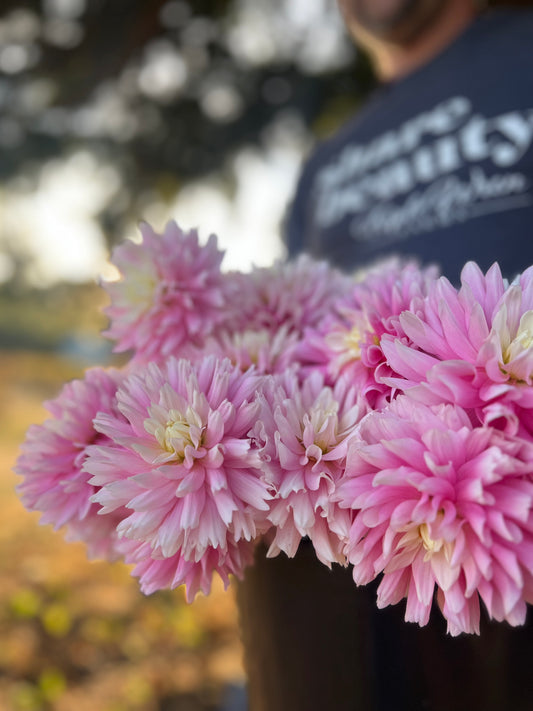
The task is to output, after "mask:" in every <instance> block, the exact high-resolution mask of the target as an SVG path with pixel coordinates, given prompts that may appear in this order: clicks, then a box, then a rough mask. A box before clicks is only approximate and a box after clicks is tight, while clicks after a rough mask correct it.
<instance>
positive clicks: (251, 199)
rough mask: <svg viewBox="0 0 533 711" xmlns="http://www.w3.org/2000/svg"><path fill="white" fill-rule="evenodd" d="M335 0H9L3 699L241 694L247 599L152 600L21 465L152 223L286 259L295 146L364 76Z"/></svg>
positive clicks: (4, 17) (2, 122)
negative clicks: (44, 521)
mask: <svg viewBox="0 0 533 711" xmlns="http://www.w3.org/2000/svg"><path fill="white" fill-rule="evenodd" d="M372 81H373V80H372V78H371V75H370V72H369V70H368V63H367V62H366V61H365V60H364V59H361V58H359V61H356V53H355V50H354V48H353V46H352V44H351V42H350V40H349V39H348V37H347V36H346V35H345V32H344V27H343V25H342V23H341V21H340V18H339V16H338V14H337V10H336V4H335V2H334V0H313V2H309V0H150V1H149V2H148V1H147V0H23V1H18V0H17V1H16V2H15V1H13V0H3V1H2V3H1V4H0V640H1V641H0V711H41V710H42V711H52V710H53V711H73V710H74V709H75V710H76V711H94V710H95V709H98V710H99V711H130V710H131V711H135V710H142V711H207V710H208V709H209V710H212V711H214V710H215V709H220V708H225V709H232V711H233V709H238V708H240V706H239V703H240V702H241V699H242V697H241V695H240V694H239V693H238V689H239V687H241V686H242V684H243V683H244V673H243V668H242V659H241V647H240V642H239V636H238V625H237V612H236V608H235V603H234V593H233V591H231V590H230V591H229V592H228V593H224V591H223V590H222V586H221V585H218V584H216V585H215V591H214V593H213V594H212V595H211V596H210V597H209V598H205V597H199V598H198V599H197V600H196V601H195V603H194V604H193V605H191V606H189V605H187V604H186V603H185V602H184V598H183V595H182V593H181V591H179V590H178V591H173V592H161V593H156V594H154V595H153V596H151V597H149V598H146V597H144V596H143V595H142V594H141V593H140V592H139V590H138V585H137V582H136V580H134V579H132V578H131V577H130V575H129V571H128V569H127V568H126V567H125V566H123V565H121V564H116V565H110V564H108V563H103V562H102V563H100V562H88V561H87V559H86V555H85V550H84V548H83V546H82V545H81V544H72V543H66V542H65V541H64V538H63V535H62V533H61V532H54V531H52V530H51V528H50V527H49V526H48V527H40V526H39V525H38V520H39V516H38V514H29V513H28V512H26V511H25V510H24V509H23V508H22V505H21V504H20V503H19V501H18V500H17V498H16V495H15V492H14V487H15V485H16V477H15V475H14V474H13V473H12V471H11V467H12V466H13V464H14V461H15V459H16V456H17V452H18V446H19V444H20V442H21V441H22V439H23V438H24V433H25V430H26V428H27V427H28V425H29V424H30V423H32V422H41V421H42V420H43V419H44V418H45V417H46V411H45V410H44V408H43V406H42V401H43V400H45V399H47V398H51V397H54V396H55V395H56V394H57V393H58V390H59V388H60V386H61V384H62V383H63V382H64V381H65V380H67V379H69V378H72V377H78V376H80V375H81V374H82V372H83V369H84V368H85V367H86V366H88V365H91V364H95V363H109V362H112V361H111V355H110V346H109V344H107V343H106V342H105V341H104V340H103V339H102V338H101V337H100V336H99V332H100V330H101V329H102V328H103V327H104V326H105V319H104V317H103V316H102V314H101V312H100V309H101V307H102V305H103V304H104V303H105V298H104V296H103V294H101V293H100V290H99V288H98V287H97V284H96V282H97V278H98V276H99V275H100V274H103V275H104V276H112V270H110V269H109V267H108V266H106V260H107V258H108V255H109V250H110V249H111V248H112V246H113V245H114V244H116V243H117V242H119V241H121V240H122V239H124V238H126V237H132V236H135V235H136V234H137V233H138V229H137V224H138V222H139V221H140V220H147V221H149V222H150V223H151V224H152V225H153V226H154V227H155V228H156V229H157V230H161V229H162V228H163V226H164V224H165V222H166V220H167V219H169V218H173V219H176V220H177V221H178V222H179V223H180V224H181V225H182V226H183V227H185V228H191V227H196V226H197V227H199V229H200V234H201V237H202V238H203V239H207V237H208V235H209V234H210V233H211V232H216V233H217V235H218V236H219V242H220V244H221V246H222V247H223V248H225V249H226V250H227V254H226V260H225V265H226V267H227V268H239V269H247V268H249V267H250V265H251V264H252V263H256V264H261V265H263V264H269V263H270V262H271V261H272V260H273V259H275V258H277V257H280V256H282V255H283V246H282V242H281V239H280V235H281V228H280V223H281V221H282V218H283V214H284V212H285V209H286V205H287V203H288V201H289V200H290V198H291V195H292V191H293V188H294V184H295V181H296V178H297V175H298V171H299V167H300V164H301V161H302V159H303V156H304V155H305V153H306V152H307V151H308V150H309V148H310V146H311V145H312V143H313V142H314V140H315V139H316V136H325V135H327V134H328V133H329V132H331V131H332V130H333V129H334V128H335V127H336V126H338V125H339V123H341V122H342V121H343V120H344V119H345V118H346V117H347V116H348V115H349V114H350V113H352V112H353V111H354V110H355V108H356V107H357V104H358V103H359V102H360V101H361V97H362V96H363V95H364V94H365V93H366V92H367V91H368V90H369V89H370V87H371V86H372Z"/></svg>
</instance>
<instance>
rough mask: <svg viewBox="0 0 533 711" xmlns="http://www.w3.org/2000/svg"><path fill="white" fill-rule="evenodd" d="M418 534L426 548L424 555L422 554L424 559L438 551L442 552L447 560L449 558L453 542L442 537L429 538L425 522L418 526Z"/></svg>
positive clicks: (426, 559)
mask: <svg viewBox="0 0 533 711" xmlns="http://www.w3.org/2000/svg"><path fill="white" fill-rule="evenodd" d="M418 535H419V536H420V538H421V539H422V545H423V546H424V548H425V550H426V555H425V556H424V560H425V561H428V560H429V559H430V558H431V556H432V555H434V554H435V553H439V552H440V551H443V552H444V555H445V557H446V560H447V561H450V560H451V557H452V554H453V543H450V542H449V541H445V540H444V538H437V539H434V538H431V536H430V535H429V526H428V524H427V523H422V524H421V525H420V526H419V527H418Z"/></svg>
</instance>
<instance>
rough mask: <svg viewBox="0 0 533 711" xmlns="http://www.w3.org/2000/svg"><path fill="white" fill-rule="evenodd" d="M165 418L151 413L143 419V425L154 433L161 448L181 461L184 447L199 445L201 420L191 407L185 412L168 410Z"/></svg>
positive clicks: (201, 430)
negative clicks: (150, 415)
mask: <svg viewBox="0 0 533 711" xmlns="http://www.w3.org/2000/svg"><path fill="white" fill-rule="evenodd" d="M165 420H166V421H165ZM165 420H163V418H162V417H161V415H160V416H159V417H156V416H154V413H152V417H151V418H148V419H147V420H145V422H144V427H145V429H146V431H147V432H150V433H151V434H153V435H154V437H155V438H156V440H157V442H158V444H159V446H160V447H161V449H163V450H164V451H165V452H168V453H169V454H172V455H173V457H172V458H173V459H176V460H177V461H179V462H183V460H184V458H185V448H186V447H188V446H192V447H194V448H195V449H197V448H198V447H199V446H200V445H201V438H202V433H203V428H202V421H201V419H200V417H199V416H198V414H197V413H196V412H195V411H194V410H193V409H192V408H191V407H189V408H187V411H186V412H185V413H181V412H179V411H178V410H169V411H168V413H167V416H166V418H165Z"/></svg>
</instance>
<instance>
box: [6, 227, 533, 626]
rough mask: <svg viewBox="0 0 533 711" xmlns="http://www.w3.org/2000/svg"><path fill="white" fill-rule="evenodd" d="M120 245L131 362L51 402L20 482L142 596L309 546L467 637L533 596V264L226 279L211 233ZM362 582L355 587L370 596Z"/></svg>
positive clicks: (384, 601) (52, 519) (113, 295)
mask: <svg viewBox="0 0 533 711" xmlns="http://www.w3.org/2000/svg"><path fill="white" fill-rule="evenodd" d="M141 231H142V237H143V239H142V242H140V243H138V244H137V243H133V242H127V243H126V244H124V245H122V246H120V247H118V248H117V249H116V251H115V252H114V255H113V260H112V261H113V262H114V264H115V266H116V267H117V268H118V270H119V271H120V273H121V278H120V280H119V281H116V282H112V283H104V284H103V287H104V289H105V290H106V291H107V292H108V294H109V296H110V305H109V306H108V308H107V315H108V316H109V319H110V325H109V328H108V330H107V331H106V335H107V336H109V337H110V338H112V339H114V340H115V342H116V347H115V350H117V351H129V352H130V353H131V358H130V360H129V362H128V364H127V365H126V366H125V367H124V368H123V369H122V370H112V369H110V370H105V369H92V370H89V371H88V372H87V374H86V376H85V378H84V379H83V380H80V381H74V382H73V383H70V384H68V385H66V386H65V388H64V390H63V391H62V393H61V394H60V395H59V397H58V398H57V399H56V400H54V401H53V402H51V403H48V409H49V410H50V413H51V418H50V419H49V420H47V421H46V422H45V423H44V424H42V425H38V426H33V427H32V428H30V430H29V432H28V436H27V439H26V442H25V443H24V445H23V453H22V455H21V456H20V458H19V460H18V463H17V473H18V474H20V475H21V476H22V477H23V481H22V483H21V484H20V486H19V493H20V495H21V498H22V500H23V502H24V504H25V505H26V506H27V508H29V509H31V510H39V511H42V512H43V519H42V521H43V523H53V524H54V525H55V526H56V527H61V526H66V528H67V534H68V535H69V536H70V537H71V538H76V539H82V540H84V541H86V543H87V545H88V548H89V553H90V554H91V555H100V556H102V555H104V556H107V557H109V558H117V557H122V558H123V559H124V560H125V561H126V562H128V563H131V564H133V565H134V569H133V574H134V575H136V576H138V577H139V579H140V584H141V588H142V589H143V591H144V592H146V593H151V592H153V591H155V590H157V589H160V588H165V587H170V588H174V587H176V586H179V585H185V586H186V588H187V596H188V598H189V599H192V598H194V596H195V594H196V593H197V592H198V591H199V590H201V591H203V592H204V593H206V594H207V593H208V592H209V590H210V586H211V579H212V575H213V573H214V572H217V573H218V574H219V575H220V576H221V577H222V579H223V580H224V582H225V583H226V584H227V583H228V580H229V575H234V576H237V577H242V574H243V571H244V568H245V566H246V565H248V564H250V563H251V562H252V561H253V555H254V548H255V545H256V544H257V542H258V541H261V540H262V541H266V542H267V544H268V546H269V547H268V554H267V555H269V556H276V555H278V554H280V553H281V552H283V553H285V554H286V555H288V556H289V557H292V556H294V555H295V554H296V551H297V549H298V547H299V545H300V544H301V542H302V539H305V540H306V541H309V542H310V544H311V545H313V547H314V549H315V552H316V555H317V558H318V559H319V560H320V561H321V562H322V563H324V564H325V565H328V566H331V565H332V564H333V563H338V564H339V563H340V564H342V565H352V566H353V577H354V580H355V582H356V583H357V584H365V583H368V582H369V581H371V580H373V579H374V578H376V577H377V576H381V583H380V585H379V588H378V605H379V606H384V605H389V604H395V603H397V602H399V601H400V600H402V599H404V598H405V599H406V619H407V620H410V621H414V622H417V623H419V624H421V625H424V624H426V623H427V621H428V619H429V616H430V613H431V609H432V606H433V604H434V601H435V602H436V604H437V605H438V606H439V607H440V610H441V612H442V614H443V615H444V617H445V618H446V620H447V622H448V630H449V632H450V633H451V634H454V635H455V634H459V633H460V632H478V631H479V615H480V603H482V604H483V605H484V606H485V608H486V610H487V612H488V614H489V616H491V617H493V618H495V619H497V620H506V621H507V622H509V623H510V624H512V625H517V624H522V623H523V622H524V619H525V613H526V603H528V602H532V601H533V416H532V415H531V412H532V405H533V269H531V270H527V271H525V272H524V273H523V274H522V275H521V276H520V277H518V278H517V279H516V281H515V282H513V283H512V284H510V285H509V284H508V283H507V282H506V281H505V280H504V279H503V277H502V276H501V273H500V271H499V269H498V267H497V265H494V266H493V267H492V268H491V269H490V270H489V271H488V272H487V274H486V275H483V274H482V272H481V271H480V270H479V269H478V267H477V266H476V265H474V264H468V265H467V266H466V267H465V268H464V271H463V274H462V280H461V286H460V288H459V289H456V288H455V287H453V286H452V285H451V284H450V283H449V282H448V281H447V280H446V279H445V278H443V277H440V278H439V276H438V274H437V272H436V270H435V269H434V268H429V269H421V268H419V267H418V266H417V265H416V264H415V263H413V262H401V261H399V260H394V259H393V260H389V261H387V262H383V263H381V264H379V265H376V266H375V267H374V268H373V269H371V270H369V271H368V272H366V273H365V274H363V275H362V276H359V277H357V278H356V277H348V276H346V275H343V274H341V273H340V272H338V271H337V270H335V269H333V268H331V267H330V266H328V265H327V264H325V263H322V262H315V261H313V260H312V259H310V258H307V257H300V258H299V259H297V260H295V261H293V262H289V263H284V264H281V263H280V264H275V265H274V266H272V267H270V268H261V269H254V270H252V271H251V272H250V273H246V274H245V273H234V272H224V271H222V270H221V262H222V256H223V255H222V253H221V252H220V251H219V250H218V249H217V246H216V239H215V238H214V237H211V238H210V239H209V241H208V242H207V244H205V245H204V246H201V245H200V244H199V241H198V237H197V234H196V232H194V231H192V232H189V233H186V232H183V231H182V230H181V229H180V228H179V227H178V226H177V225H176V224H174V223H170V224H169V225H168V226H167V228H166V230H165V231H164V233H163V234H162V235H159V234H156V233H155V232H153V230H152V229H151V228H150V227H148V226H147V225H144V226H143V227H142V230H141ZM354 594H355V593H354Z"/></svg>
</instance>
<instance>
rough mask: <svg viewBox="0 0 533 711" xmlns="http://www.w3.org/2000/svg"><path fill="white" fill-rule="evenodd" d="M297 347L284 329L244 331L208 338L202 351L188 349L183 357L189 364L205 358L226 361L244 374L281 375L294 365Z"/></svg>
mask: <svg viewBox="0 0 533 711" xmlns="http://www.w3.org/2000/svg"><path fill="white" fill-rule="evenodd" d="M297 345H298V334H297V333H295V332H292V333H291V332H289V329H288V328H287V327H286V326H281V327H280V328H279V330H277V331H275V332H274V333H273V332H272V331H269V330H268V329H260V330H257V331H254V330H251V329H246V330H244V331H242V332H241V331H236V332H232V331H229V330H220V331H219V332H218V333H216V334H215V335H214V336H212V337H211V338H208V339H207V340H206V342H205V344H204V345H203V347H202V348H197V347H194V346H192V347H190V348H188V349H185V351H184V353H185V354H186V357H187V358H189V359H190V360H193V361H197V360H201V359H203V358H205V356H206V355H215V356H217V358H219V359H222V358H229V360H230V361H231V362H232V363H233V364H234V365H235V366H237V367H238V368H239V370H242V371H243V372H244V371H246V370H248V369H249V368H251V367H252V366H253V367H254V368H255V371H256V372H257V373H260V374H262V375H263V374H273V373H284V372H285V371H286V370H287V369H288V368H290V367H291V365H293V364H294V362H295V357H294V351H295V349H296V347H297Z"/></svg>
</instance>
